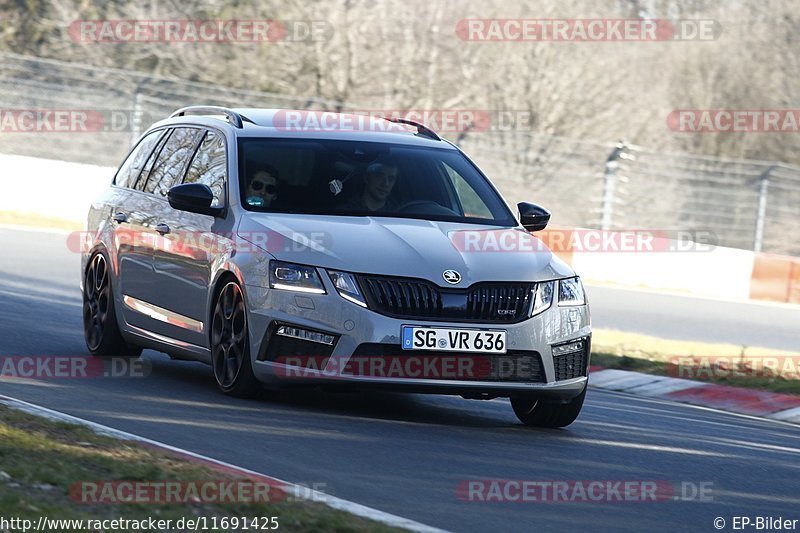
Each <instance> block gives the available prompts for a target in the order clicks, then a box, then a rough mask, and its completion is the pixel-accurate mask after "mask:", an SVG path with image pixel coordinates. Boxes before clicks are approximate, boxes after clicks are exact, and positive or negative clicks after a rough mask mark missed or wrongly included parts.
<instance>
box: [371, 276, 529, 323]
mask: <svg viewBox="0 0 800 533" xmlns="http://www.w3.org/2000/svg"><path fill="white" fill-rule="evenodd" d="M358 279H359V282H360V284H361V287H362V288H363V290H364V296H365V298H366V300H367V305H368V306H369V308H370V309H372V310H373V311H376V312H378V313H381V314H383V315H387V316H391V317H394V318H409V319H417V318H419V319H428V320H441V321H457V322H484V323H491V322H496V323H505V324H509V323H514V322H520V321H522V320H525V319H526V318H528V317H529V316H530V310H531V305H532V304H533V296H534V289H535V288H536V284H535V283H506V282H489V283H478V284H476V285H473V286H471V287H469V288H466V289H456V288H453V289H450V288H443V287H439V286H438V285H435V284H433V283H431V282H429V281H426V280H422V279H414V278H390V277H384V276H368V275H359V276H358Z"/></svg>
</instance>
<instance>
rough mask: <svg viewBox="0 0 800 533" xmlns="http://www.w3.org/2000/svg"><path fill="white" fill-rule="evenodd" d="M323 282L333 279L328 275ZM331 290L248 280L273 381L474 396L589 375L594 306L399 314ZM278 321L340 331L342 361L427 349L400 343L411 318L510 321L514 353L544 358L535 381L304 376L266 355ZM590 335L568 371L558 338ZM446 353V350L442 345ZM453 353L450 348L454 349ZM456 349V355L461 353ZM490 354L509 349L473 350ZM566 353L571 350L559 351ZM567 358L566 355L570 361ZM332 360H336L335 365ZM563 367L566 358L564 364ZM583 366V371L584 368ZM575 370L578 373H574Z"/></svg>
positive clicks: (258, 353)
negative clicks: (379, 350)
mask: <svg viewBox="0 0 800 533" xmlns="http://www.w3.org/2000/svg"><path fill="white" fill-rule="evenodd" d="M323 283H326V284H327V280H325V281H324V282H323ZM326 289H327V290H328V294H321V295H316V294H305V293H298V292H291V291H284V290H274V289H267V288H264V287H260V286H252V285H247V286H246V287H245V293H246V298H247V303H248V310H249V311H248V318H249V322H250V341H251V346H250V353H251V359H252V363H253V371H254V373H255V375H256V377H257V378H258V379H259V380H260V381H262V382H263V383H264V384H265V385H267V386H272V387H284V386H294V385H332V386H336V385H339V386H347V387H356V388H373V387H377V388H381V389H387V390H405V391H409V392H427V393H441V394H460V395H464V396H468V397H487V396H488V397H497V396H501V397H502V396H517V395H537V396H543V397H544V396H547V397H552V398H559V399H563V400H565V401H566V400H569V399H570V398H573V397H575V396H577V395H579V394H580V393H581V392H582V391H583V390H584V389H585V387H586V384H587V380H588V377H587V376H588V365H589V347H590V342H591V325H590V315H589V309H588V306H586V305H584V306H575V307H558V306H557V305H556V304H555V302H554V303H553V305H552V306H551V307H550V308H549V309H547V310H546V311H544V312H542V313H540V314H539V315H537V316H535V317H533V318H530V319H528V320H524V321H522V322H519V323H515V324H497V323H491V324H475V323H459V322H439V321H435V322H434V321H427V322H426V321H424V320H410V319H397V318H391V317H387V316H384V315H381V314H378V313H376V312H374V311H371V310H369V309H365V308H362V307H359V306H358V305H355V304H353V303H351V302H348V301H346V300H345V299H344V298H342V297H341V296H339V295H338V294H337V293H336V292H335V290H333V287H330V286H328V287H326ZM278 324H289V325H292V326H295V327H300V328H308V329H309V330H313V331H317V332H324V333H327V334H330V335H332V336H334V337H335V342H334V345H333V347H332V349H331V351H330V354H329V355H330V359H331V360H335V361H336V365H338V367H341V366H342V363H343V362H345V363H346V362H347V361H348V359H349V358H351V357H353V354H354V353H359V346H362V347H363V345H365V344H369V345H384V346H396V347H397V353H400V352H402V353H403V355H408V356H412V357H413V356H415V355H417V354H419V355H420V356H423V355H424V353H420V352H414V351H405V352H404V351H402V350H401V349H400V342H401V338H400V337H401V328H402V326H404V325H417V326H425V325H429V326H436V327H442V328H447V327H451V328H469V329H490V330H497V329H502V330H505V331H506V332H507V338H506V342H507V349H508V350H509V353H511V352H512V351H513V352H514V353H526V354H537V355H538V357H539V358H540V362H541V365H540V376H539V377H538V379H536V380H535V381H525V380H519V379H517V380H513V381H509V380H492V379H490V378H486V379H449V378H448V379H436V378H435V377H429V376H426V377H421V378H420V377H414V376H411V375H407V376H401V377H398V376H396V375H395V376H386V375H347V374H344V375H343V374H342V373H341V372H333V373H331V372H325V371H322V372H303V373H302V376H298V373H297V372H292V371H291V367H287V365H286V364H284V363H283V362H279V361H285V360H286V359H285V358H281V357H277V358H276V357H273V356H270V357H265V355H264V354H265V352H266V351H267V350H268V348H269V344H270V342H271V341H272V340H273V339H275V335H274V332H275V329H276V326H277V325H278ZM576 339H583V340H584V342H585V350H586V356H585V358H584V359H582V364H585V368H583V369H581V371H579V372H576V373H575V374H570V376H569V377H568V379H557V374H558V375H559V376H561V377H563V372H562V371H560V370H559V371H557V368H556V364H555V360H554V357H553V354H552V346H553V345H557V344H562V343H565V342H567V341H571V340H576ZM438 353H441V352H438ZM448 355H450V354H448ZM452 355H455V354H454V353H453V354H452ZM472 356H474V357H479V358H482V359H485V358H492V357H503V356H493V355H481V354H470V357H472ZM558 357H563V356H558ZM562 363H563V361H562ZM330 368H331V367H328V370H330ZM559 368H561V369H563V364H562V365H560V366H559ZM579 374H580V375H579ZM573 376H574V377H573Z"/></svg>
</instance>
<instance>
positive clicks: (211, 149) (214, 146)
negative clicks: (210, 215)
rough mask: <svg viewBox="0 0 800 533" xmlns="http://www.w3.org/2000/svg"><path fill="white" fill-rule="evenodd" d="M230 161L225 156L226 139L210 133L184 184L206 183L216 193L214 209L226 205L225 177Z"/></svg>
mask: <svg viewBox="0 0 800 533" xmlns="http://www.w3.org/2000/svg"><path fill="white" fill-rule="evenodd" d="M227 170H228V160H227V157H226V155H225V138H224V137H222V136H221V135H219V134H218V133H215V132H213V131H209V132H207V133H206V136H205V137H204V138H203V142H202V144H200V149H199V150H197V154H196V155H195V156H194V159H192V163H191V165H189V170H188V171H187V172H186V179H185V180H184V183H205V184H206V185H208V186H209V187H210V188H211V192H213V193H214V202H213V203H212V204H211V205H212V206H213V207H222V206H223V205H225V196H224V195H225V176H226V174H227Z"/></svg>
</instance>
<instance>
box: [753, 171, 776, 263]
mask: <svg viewBox="0 0 800 533" xmlns="http://www.w3.org/2000/svg"><path fill="white" fill-rule="evenodd" d="M773 170H775V165H774V164H773V165H770V166H768V167H767V169H766V170H765V171H764V172H762V173H761V176H760V178H759V179H760V180H761V187H760V189H759V192H758V213H757V214H756V235H755V238H754V239H753V250H754V251H756V252H760V251H761V248H762V247H763V246H764V223H765V222H766V219H767V193H768V192H769V175H770V174H771V173H772V171H773Z"/></svg>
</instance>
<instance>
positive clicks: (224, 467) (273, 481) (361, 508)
mask: <svg viewBox="0 0 800 533" xmlns="http://www.w3.org/2000/svg"><path fill="white" fill-rule="evenodd" d="M0 405H5V406H6V407H9V408H11V409H16V410H17V411H22V412H25V413H29V414H32V415H35V416H40V417H42V418H47V419H49V420H54V421H57V422H67V423H71V424H77V425H80V426H84V427H87V428H89V429H91V430H92V431H94V432H95V433H97V434H99V435H105V436H108V437H113V438H117V439H120V440H127V441H133V442H137V443H139V444H144V445H145V446H149V447H153V448H157V449H159V450H162V451H166V452H168V453H170V454H172V455H176V456H178V457H180V458H182V459H185V460H188V461H192V462H195V463H200V464H203V465H204V466H207V467H209V468H212V469H214V470H216V471H218V472H224V473H226V474H234V475H240V476H246V477H248V478H250V479H255V480H258V481H262V482H266V483H268V484H269V485H270V487H275V488H279V489H281V490H282V491H283V492H284V493H285V494H286V495H287V496H290V497H293V498H295V499H300V500H307V501H312V502H318V503H323V504H325V505H327V506H328V507H331V508H333V509H337V510H340V511H345V512H348V513H350V514H353V515H356V516H360V517H362V518H367V519H369V520H374V521H376V522H380V523H382V524H386V525H387V526H391V527H396V528H401V529H406V530H408V531H417V532H420V533H446V530H443V529H438V528H434V527H431V526H427V525H425V524H421V523H419V522H415V521H413V520H409V519H408V518H403V517H401V516H396V515H393V514H390V513H386V512H383V511H379V510H377V509H373V508H371V507H367V506H365V505H361V504H359V503H354V502H351V501H348V500H343V499H341V498H336V497H334V496H331V495H329V494H325V493H324V492H320V491H317V490H313V489H310V488H309V487H304V486H301V485H295V484H293V483H289V482H287V481H283V480H280V479H277V478H274V477H271V476H267V475H265V474H262V473H260V472H256V471H254V470H249V469H247V468H242V467H239V466H236V465H232V464H230V463H226V462H223V461H218V460H217V459H212V458H211V457H206V456H204V455H200V454H196V453H194V452H190V451H188V450H183V449H181V448H177V447H175V446H170V445H169V444H164V443H163V442H158V441H155V440H151V439H148V438H145V437H140V436H139V435H134V434H133V433H128V432H126V431H121V430H119V429H114V428H111V427H108V426H104V425H102V424H98V423H96V422H91V421H89V420H84V419H83V418H78V417H75V416H72V415H68V414H65V413H61V412H59V411H54V410H52V409H48V408H46V407H42V406H39V405H35V404H32V403H28V402H24V401H22V400H17V399H15V398H10V397H8V396H3V395H0Z"/></svg>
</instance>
